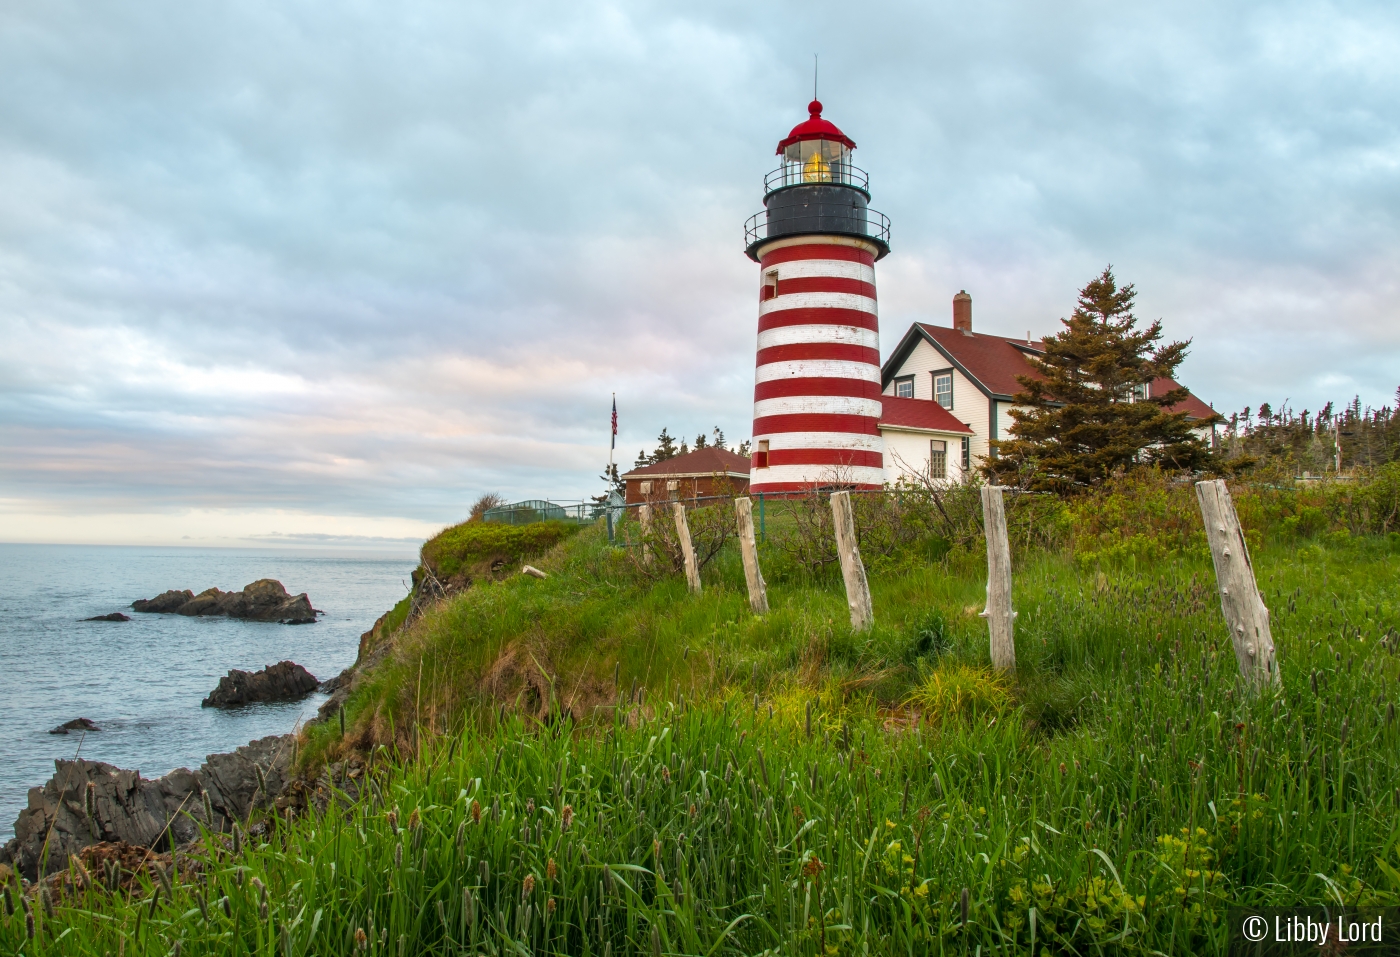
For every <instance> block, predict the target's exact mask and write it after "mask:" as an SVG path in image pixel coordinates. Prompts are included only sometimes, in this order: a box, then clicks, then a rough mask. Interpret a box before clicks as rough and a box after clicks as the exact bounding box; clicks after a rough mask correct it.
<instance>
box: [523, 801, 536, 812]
mask: <svg viewBox="0 0 1400 957" xmlns="http://www.w3.org/2000/svg"><path fill="white" fill-rule="evenodd" d="M525 813H526V814H534V813H535V799H534V798H530V800H528V801H526V802H525Z"/></svg>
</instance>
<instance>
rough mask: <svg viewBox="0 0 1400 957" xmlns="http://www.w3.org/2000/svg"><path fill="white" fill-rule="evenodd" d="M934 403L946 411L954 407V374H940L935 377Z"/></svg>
mask: <svg viewBox="0 0 1400 957" xmlns="http://www.w3.org/2000/svg"><path fill="white" fill-rule="evenodd" d="M933 401H935V402H937V403H938V404H939V405H941V406H943V408H945V409H951V408H952V407H953V373H951V372H939V373H937V374H935V375H934V377H933Z"/></svg>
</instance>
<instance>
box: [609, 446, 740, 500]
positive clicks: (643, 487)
mask: <svg viewBox="0 0 1400 957" xmlns="http://www.w3.org/2000/svg"><path fill="white" fill-rule="evenodd" d="M622 480H623V482H625V483H626V486H627V494H626V498H625V500H626V502H627V504H628V505H641V504H643V503H646V502H665V501H682V502H687V501H693V500H695V499H697V498H706V497H708V496H711V495H743V494H744V493H745V492H747V491H748V490H749V460H748V459H747V458H745V457H744V456H742V455H737V454H735V453H733V452H731V451H729V450H728V449H726V448H721V447H720V446H717V445H712V446H709V447H707V448H703V449H696V450H695V451H694V452H687V453H686V454H685V455H677V456H675V457H673V458H669V459H666V460H665V461H662V462H657V463H655V464H654V465H644V466H642V467H641V468H636V469H633V470H632V471H630V472H625V473H623V475H622Z"/></svg>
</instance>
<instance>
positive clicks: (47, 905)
mask: <svg viewBox="0 0 1400 957" xmlns="http://www.w3.org/2000/svg"><path fill="white" fill-rule="evenodd" d="M39 903H41V904H43V905H44V916H45V917H47V918H48V919H49V920H53V895H52V894H50V893H49V885H47V884H41V885H40V886H39Z"/></svg>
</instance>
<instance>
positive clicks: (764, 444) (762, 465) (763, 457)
mask: <svg viewBox="0 0 1400 957" xmlns="http://www.w3.org/2000/svg"><path fill="white" fill-rule="evenodd" d="M753 467H754V468H756V469H766V468H767V467H768V440H767V439H759V440H758V451H757V452H755V453H754V454H753Z"/></svg>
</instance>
